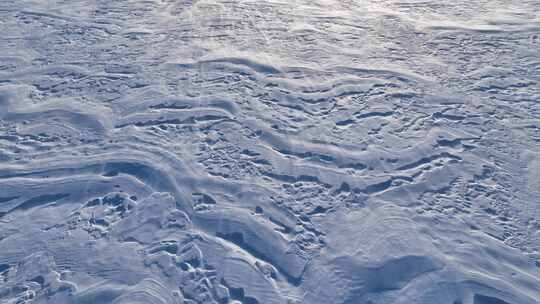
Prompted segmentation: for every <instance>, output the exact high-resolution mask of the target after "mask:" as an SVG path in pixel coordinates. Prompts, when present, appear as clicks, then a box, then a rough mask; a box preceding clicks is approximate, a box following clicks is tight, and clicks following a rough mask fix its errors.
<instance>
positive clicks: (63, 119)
mask: <svg viewBox="0 0 540 304" xmlns="http://www.w3.org/2000/svg"><path fill="white" fill-rule="evenodd" d="M14 98H15V96H14V95H13V94H10V93H6V92H0V119H3V120H6V121H9V122H23V121H24V122H28V121H30V122H33V123H37V124H40V125H43V124H44V123H47V124H49V125H58V124H59V123H60V124H65V125H69V126H72V127H73V128H74V129H75V130H86V131H90V132H92V133H96V134H100V135H104V134H106V133H107V131H108V130H109V129H110V128H111V126H112V119H111V116H112V113H111V111H110V110H109V109H108V108H104V107H92V106H89V105H86V104H82V103H79V102H76V101H75V102H74V101H58V102H51V103H48V104H40V105H38V106H30V107H22V106H21V103H18V104H17V103H15V102H14V101H13V99H14ZM23 109H24V110H23ZM27 127H31V125H28V126H27Z"/></svg>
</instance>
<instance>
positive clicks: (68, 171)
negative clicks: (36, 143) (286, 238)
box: [0, 146, 295, 227]
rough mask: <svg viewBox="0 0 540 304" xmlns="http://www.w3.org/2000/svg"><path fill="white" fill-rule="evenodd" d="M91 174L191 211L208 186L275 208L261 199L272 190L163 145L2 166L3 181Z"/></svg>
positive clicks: (278, 214) (289, 220)
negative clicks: (201, 167) (190, 161)
mask: <svg viewBox="0 0 540 304" xmlns="http://www.w3.org/2000/svg"><path fill="white" fill-rule="evenodd" d="M89 174H94V175H99V176H104V177H108V178H111V177H116V176H121V175H122V174H125V175H128V176H132V177H133V178H135V179H136V180H139V181H140V182H141V183H142V184H143V185H146V186H148V187H150V188H152V189H153V190H154V191H160V192H170V193H173V194H174V196H175V198H176V199H177V200H178V201H179V202H180V203H182V205H187V206H184V208H186V207H187V209H188V210H187V211H189V210H190V209H191V205H190V204H191V203H190V202H191V199H190V198H189V196H190V194H191V193H204V192H206V191H207V189H210V192H215V191H218V192H222V193H226V194H229V195H234V196H237V197H238V200H239V201H243V198H250V199H252V203H258V204H259V205H262V206H265V207H267V208H268V210H273V208H272V207H271V206H270V205H268V204H269V203H268V202H266V201H264V200H262V199H261V197H262V196H261V194H263V193H264V194H268V195H270V194H271V193H270V191H269V190H268V189H266V188H263V187H261V186H258V185H254V184H250V183H241V182H234V181H229V180H224V179H221V178H214V177H210V176H204V175H203V174H201V172H197V171H194V168H190V167H188V166H186V165H185V164H184V163H183V162H182V161H181V160H179V159H177V158H175V157H174V156H169V155H167V151H165V150H163V149H161V148H151V147H145V148H142V147H140V148H137V147H136V146H135V147H133V148H130V147H129V146H128V147H127V148H126V149H119V150H117V151H115V152H111V153H104V154H98V155H95V156H92V157H86V158H85V159H84V160H81V159H80V158H72V157H70V158H66V159H58V158H54V159H44V160H41V161H39V162H32V163H29V164H26V165H6V166H1V167H0V182H3V180H4V181H9V180H10V179H16V178H25V179H42V178H43V177H47V176H50V177H52V178H53V179H52V180H53V181H54V180H55V179H60V178H66V179H69V178H70V177H73V176H79V175H89ZM10 196H11V194H10ZM246 207H248V206H246ZM251 207H253V206H251ZM274 211H275V213H274V215H273V216H274V217H275V218H276V219H277V220H279V221H280V222H281V223H283V224H285V225H287V226H288V227H290V226H294V222H295V218H294V217H293V216H292V215H288V214H286V213H285V214H282V213H283V212H284V211H283V210H281V209H280V210H274Z"/></svg>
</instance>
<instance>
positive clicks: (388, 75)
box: [329, 66, 435, 84]
mask: <svg viewBox="0 0 540 304" xmlns="http://www.w3.org/2000/svg"><path fill="white" fill-rule="evenodd" d="M329 70H331V71H334V72H336V73H346V74H349V75H357V76H364V77H365V76H366V75H376V76H378V77H382V78H383V79H396V80H400V81H403V82H405V83H412V84H422V83H424V84H429V83H433V82H434V81H435V80H434V79H431V78H427V77H426V76H424V75H420V74H416V73H414V72H412V71H407V70H403V69H402V68H398V67H393V69H380V68H369V67H365V68H364V67H350V66H334V67H330V68H329Z"/></svg>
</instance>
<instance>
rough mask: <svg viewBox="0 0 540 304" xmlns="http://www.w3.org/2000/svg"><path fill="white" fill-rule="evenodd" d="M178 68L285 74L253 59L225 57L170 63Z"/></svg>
mask: <svg viewBox="0 0 540 304" xmlns="http://www.w3.org/2000/svg"><path fill="white" fill-rule="evenodd" d="M169 65H171V66H174V67H177V68H189V69H205V68H207V67H211V68H214V69H223V68H225V69H227V70H230V71H236V72H241V73H247V74H253V73H258V74H263V75H274V74H276V75H279V74H281V73H283V71H282V70H281V69H279V68H278V67H275V66H272V65H267V64H263V63H260V62H257V61H255V60H252V59H248V58H242V57H223V58H215V59H206V60H204V59H203V60H200V61H197V62H194V63H169Z"/></svg>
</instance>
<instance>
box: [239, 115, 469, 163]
mask: <svg viewBox="0 0 540 304" xmlns="http://www.w3.org/2000/svg"><path fill="white" fill-rule="evenodd" d="M243 124H244V125H246V126H248V127H250V128H251V129H252V130H256V131H257V132H258V134H259V138H260V140H261V141H262V142H264V143H266V144H265V145H258V146H255V147H253V149H254V150H257V151H256V152H259V153H261V154H263V155H267V157H269V156H268V155H269V153H279V154H281V155H286V156H294V157H297V158H298V159H303V160H309V161H311V162H315V163H317V165H319V166H327V167H334V168H341V169H348V168H355V169H359V170H363V169H366V168H370V169H374V170H399V169H400V168H401V169H403V170H404V169H407V168H414V167H415V165H421V164H422V163H425V162H426V161H428V160H431V159H432V158H433V159H437V158H438V157H436V156H434V155H439V156H440V157H442V156H444V157H447V158H453V159H459V156H456V155H453V154H452V153H455V149H452V148H451V147H446V146H444V145H440V142H441V140H443V139H444V140H456V139H463V138H464V137H460V136H457V135H454V134H452V133H450V132H448V131H445V130H442V129H439V128H434V129H432V130H431V131H430V132H429V133H428V135H427V136H425V137H423V138H419V139H418V141H419V142H418V143H416V145H414V146H413V147H412V148H410V149H405V150H401V151H391V150H385V149H381V148H376V147H371V146H370V147H369V148H368V149H367V150H366V151H358V150H353V149H351V148H345V147H339V146H336V145H331V144H328V145H324V144H320V143H313V142H309V141H306V140H304V139H301V138H300V137H299V136H297V135H292V134H287V136H286V137H285V138H284V136H283V135H282V134H279V133H277V132H275V131H274V130H272V129H270V128H267V127H266V126H262V125H261V124H260V123H259V122H258V121H251V120H246V121H244V122H243ZM437 151H440V152H437ZM426 155H428V156H426ZM423 159H425V161H424V162H423V161H422V160H423Z"/></svg>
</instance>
